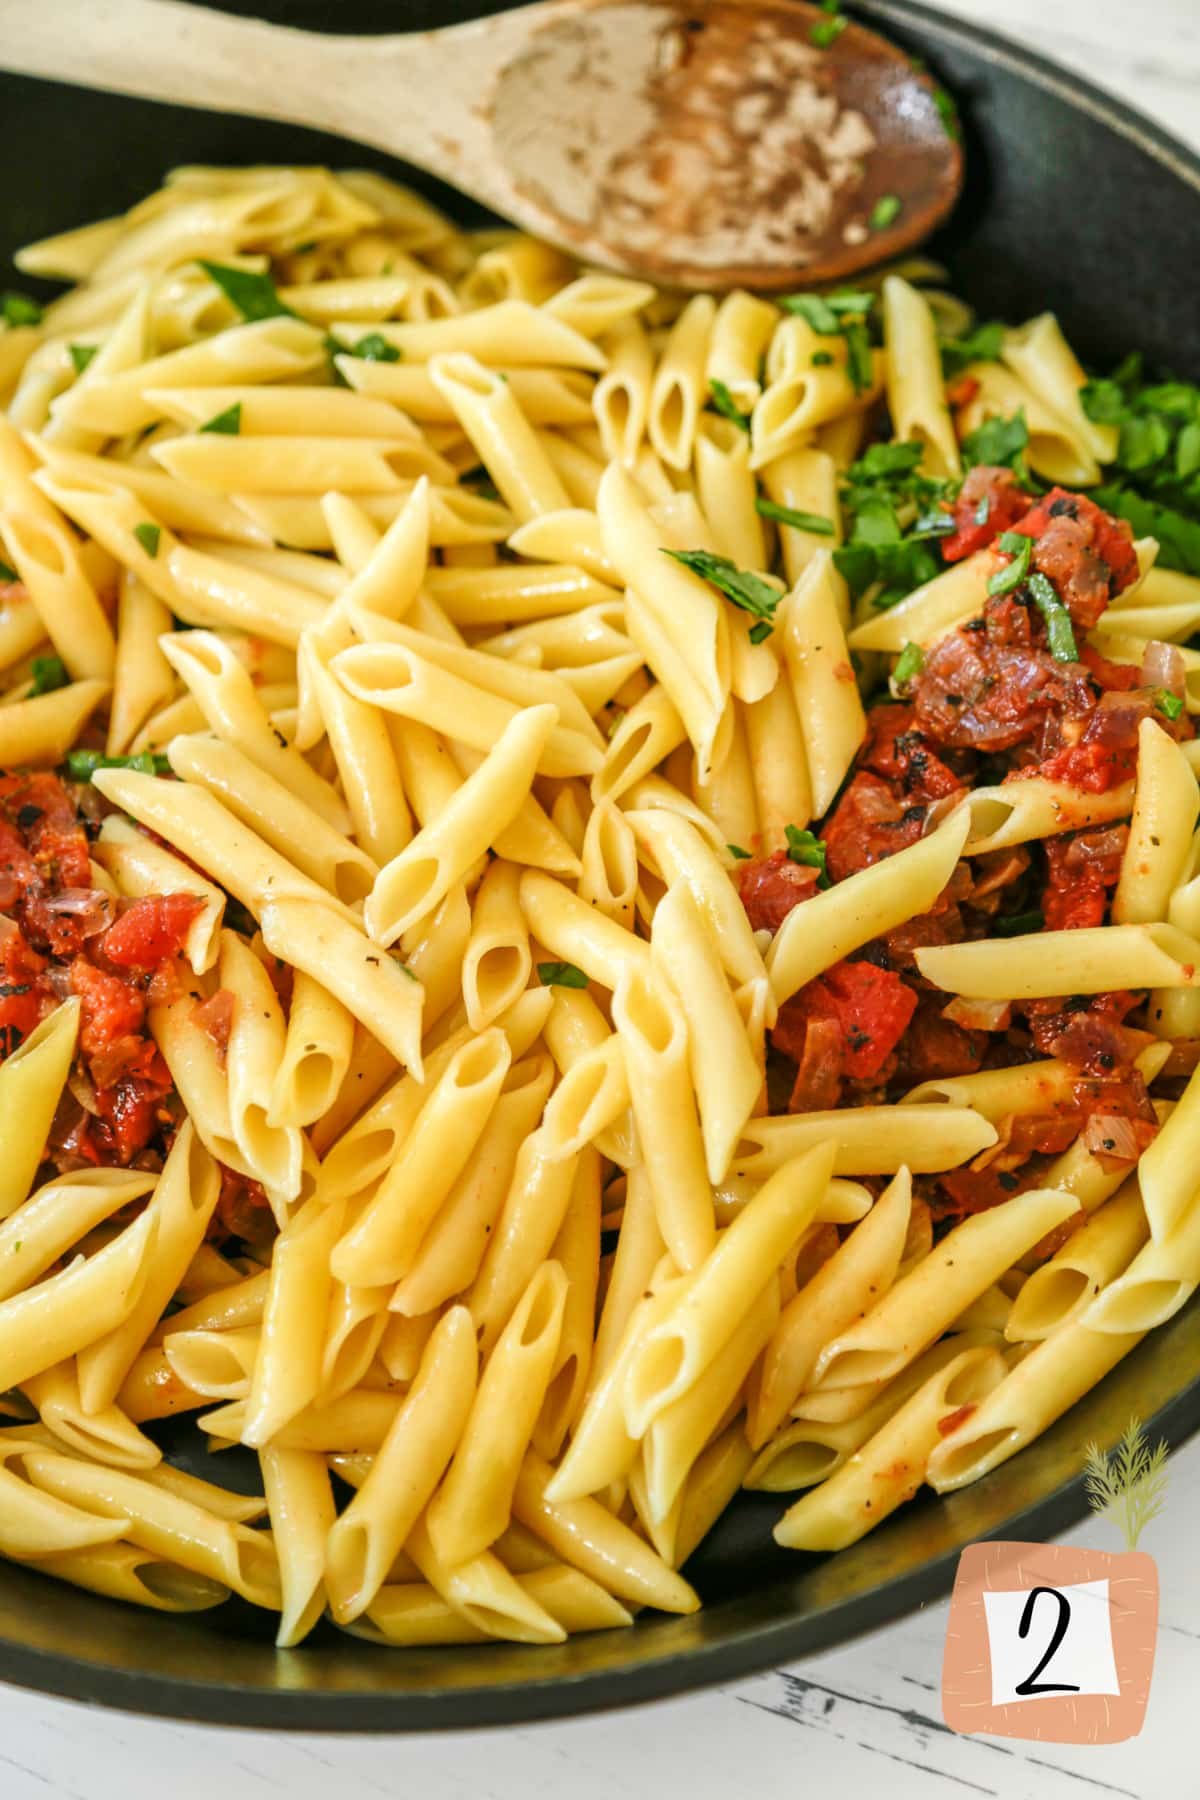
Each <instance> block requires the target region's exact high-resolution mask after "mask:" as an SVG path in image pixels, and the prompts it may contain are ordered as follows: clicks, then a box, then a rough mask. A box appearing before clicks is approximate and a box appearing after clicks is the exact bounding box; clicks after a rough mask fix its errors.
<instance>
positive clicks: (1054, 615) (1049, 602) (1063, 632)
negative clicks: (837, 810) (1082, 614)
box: [989, 532, 1079, 662]
mask: <svg viewBox="0 0 1200 1800" xmlns="http://www.w3.org/2000/svg"><path fill="white" fill-rule="evenodd" d="M1004 535H1005V537H1007V536H1008V533H1007V532H1006V533H1005V534H1004ZM1000 541H1001V543H1003V541H1004V539H1003V538H1002V539H1001V540H1000ZM1026 585H1027V586H1028V588H1029V593H1030V597H1031V599H1032V600H1033V604H1034V605H1035V606H1036V607H1037V609H1038V611H1039V612H1040V613H1041V615H1042V618H1043V619H1044V620H1045V621H1046V643H1047V644H1048V646H1049V649H1050V654H1051V656H1052V657H1053V658H1054V660H1055V661H1056V662H1078V661H1079V647H1078V645H1077V644H1076V642H1075V633H1074V631H1073V630H1072V628H1071V615H1070V613H1069V612H1068V611H1067V609H1066V607H1065V606H1064V605H1063V603H1062V601H1061V600H1060V599H1059V597H1058V595H1057V593H1056V592H1055V590H1054V584H1053V583H1052V582H1051V581H1050V580H1049V579H1048V578H1047V577H1046V576H1045V575H1043V574H1042V573H1041V571H1040V570H1039V569H1035V570H1034V572H1033V574H1032V575H1031V576H1030V577H1029V580H1028V582H1027V583H1026ZM989 586H990V583H989Z"/></svg>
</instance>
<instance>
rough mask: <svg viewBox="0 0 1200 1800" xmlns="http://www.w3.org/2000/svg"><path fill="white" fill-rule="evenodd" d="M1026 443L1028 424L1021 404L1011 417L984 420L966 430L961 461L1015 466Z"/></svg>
mask: <svg viewBox="0 0 1200 1800" xmlns="http://www.w3.org/2000/svg"><path fill="white" fill-rule="evenodd" d="M1028 446H1029V427H1028V425H1027V424H1026V422H1025V409H1024V407H1022V408H1021V409H1020V411H1018V412H1016V413H1014V414H1013V416H1012V418H1011V419H985V420H984V422H983V424H982V425H980V426H979V427H978V429H977V430H975V431H971V432H968V434H967V436H966V437H965V438H964V439H963V444H962V450H963V461H964V463H965V464H966V465H967V467H968V468H974V466H975V465H976V463H988V464H989V465H990V466H992V467H994V468H1004V467H1007V468H1018V467H1019V463H1020V459H1021V458H1022V457H1023V455H1024V452H1025V451H1026V449H1027V448H1028Z"/></svg>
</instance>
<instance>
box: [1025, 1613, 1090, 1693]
mask: <svg viewBox="0 0 1200 1800" xmlns="http://www.w3.org/2000/svg"><path fill="white" fill-rule="evenodd" d="M1042 1594H1048V1595H1049V1596H1050V1598H1051V1599H1052V1600H1057V1601H1058V1618H1057V1619H1056V1620H1055V1623H1054V1630H1053V1632H1052V1633H1051V1637H1050V1642H1049V1644H1048V1645H1047V1647H1046V1654H1045V1655H1044V1656H1043V1657H1042V1660H1041V1662H1040V1663H1038V1665H1037V1667H1036V1668H1035V1669H1034V1670H1033V1671H1032V1672H1031V1673H1030V1674H1028V1675H1027V1676H1026V1677H1025V1679H1024V1681H1019V1682H1018V1683H1017V1685H1016V1687H1015V1688H1014V1689H1013V1693H1014V1694H1022V1695H1026V1694H1077V1693H1078V1692H1079V1685H1078V1683H1077V1682H1074V1681H1039V1680H1038V1676H1039V1675H1040V1674H1041V1672H1042V1670H1043V1669H1044V1668H1045V1667H1046V1665H1047V1663H1048V1662H1050V1661H1051V1659H1052V1658H1053V1656H1054V1652H1055V1651H1056V1650H1057V1649H1058V1646H1059V1645H1060V1644H1061V1643H1062V1641H1063V1639H1064V1638H1065V1637H1066V1635H1067V1626H1068V1625H1069V1624H1070V1622H1071V1602H1070V1601H1069V1600H1068V1599H1067V1596H1066V1595H1065V1594H1060V1593H1059V1591H1058V1589H1057V1588H1052V1587H1035V1588H1033V1589H1031V1591H1030V1595H1029V1598H1028V1600H1026V1602H1025V1607H1024V1611H1023V1612H1022V1614H1021V1623H1020V1624H1019V1625H1018V1626H1017V1636H1018V1637H1021V1638H1027V1637H1028V1636H1029V1630H1030V1627H1031V1625H1032V1624H1033V1613H1034V1608H1035V1607H1036V1606H1037V1603H1038V1599H1039V1597H1040V1596H1041V1595H1042Z"/></svg>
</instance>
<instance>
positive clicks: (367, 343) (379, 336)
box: [338, 331, 403, 363]
mask: <svg viewBox="0 0 1200 1800" xmlns="http://www.w3.org/2000/svg"><path fill="white" fill-rule="evenodd" d="M338 349H339V350H340V351H342V352H343V354H344V355H347V356H357V357H358V359H359V361H360V362H381V363H395V362H400V361H401V360H402V357H403V351H401V349H400V348H399V346H398V345H396V344H391V343H389V342H388V340H387V338H385V337H384V335H383V333H382V331H368V332H367V334H366V336H365V337H360V338H359V340H358V342H357V344H347V345H342V344H339V345H338Z"/></svg>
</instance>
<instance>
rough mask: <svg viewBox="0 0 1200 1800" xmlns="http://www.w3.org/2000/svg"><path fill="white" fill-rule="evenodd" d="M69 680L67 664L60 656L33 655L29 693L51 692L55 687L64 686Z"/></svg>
mask: <svg viewBox="0 0 1200 1800" xmlns="http://www.w3.org/2000/svg"><path fill="white" fill-rule="evenodd" d="M69 680H70V676H69V675H68V674H67V666H66V664H65V663H64V662H63V659H62V657H61V656H35V657H34V659H33V686H32V688H31V689H30V692H31V694H52V693H53V692H54V690H55V689H56V688H62V687H66V685H67V682H68V681H69Z"/></svg>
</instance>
